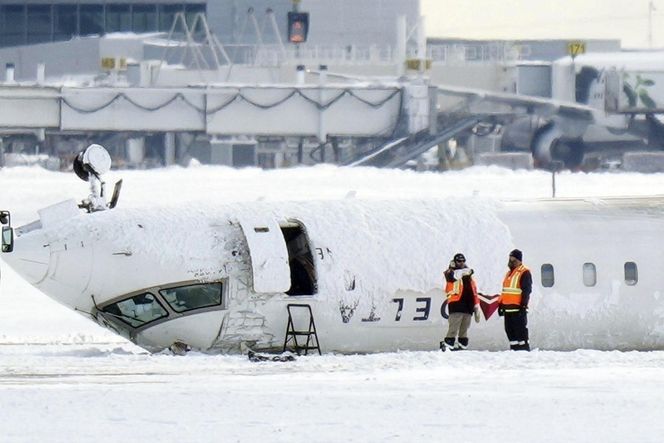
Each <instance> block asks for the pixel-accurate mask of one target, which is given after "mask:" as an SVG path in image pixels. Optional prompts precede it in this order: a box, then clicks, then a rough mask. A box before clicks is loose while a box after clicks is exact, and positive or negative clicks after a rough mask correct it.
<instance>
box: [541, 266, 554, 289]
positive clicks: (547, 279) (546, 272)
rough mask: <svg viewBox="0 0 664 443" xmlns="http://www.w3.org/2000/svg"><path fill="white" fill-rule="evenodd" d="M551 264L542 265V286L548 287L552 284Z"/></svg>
mask: <svg viewBox="0 0 664 443" xmlns="http://www.w3.org/2000/svg"><path fill="white" fill-rule="evenodd" d="M553 282H554V276H553V265H550V264H548V263H546V264H543V265H542V286H544V287H545V288H550V287H552V286H553Z"/></svg>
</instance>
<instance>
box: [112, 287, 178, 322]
mask: <svg viewBox="0 0 664 443" xmlns="http://www.w3.org/2000/svg"><path fill="white" fill-rule="evenodd" d="M102 311H103V312H104V313H106V314H109V315H110V316H111V317H114V318H117V319H118V320H121V321H123V322H124V323H127V324H128V325H129V326H133V327H134V328H138V327H141V326H144V325H146V324H148V323H150V322H152V321H155V320H157V319H160V318H163V317H166V316H168V312H166V309H164V307H163V306H162V305H161V304H159V302H158V301H157V299H156V298H155V296H154V295H152V294H150V293H149V292H147V293H145V294H139V295H135V296H133V297H131V298H128V299H126V300H122V301H119V302H117V303H113V304H112V305H108V306H106V307H105V308H104V309H102Z"/></svg>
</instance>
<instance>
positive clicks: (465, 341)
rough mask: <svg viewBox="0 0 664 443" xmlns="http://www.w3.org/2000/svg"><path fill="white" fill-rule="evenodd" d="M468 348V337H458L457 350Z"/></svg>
mask: <svg viewBox="0 0 664 443" xmlns="http://www.w3.org/2000/svg"><path fill="white" fill-rule="evenodd" d="M465 349H468V337H459V350H465Z"/></svg>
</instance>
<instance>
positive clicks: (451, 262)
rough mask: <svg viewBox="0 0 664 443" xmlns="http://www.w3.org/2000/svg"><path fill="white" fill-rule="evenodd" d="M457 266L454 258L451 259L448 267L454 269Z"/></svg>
mask: <svg viewBox="0 0 664 443" xmlns="http://www.w3.org/2000/svg"><path fill="white" fill-rule="evenodd" d="M455 267H456V264H455V263H454V260H452V261H450V266H449V268H448V269H454V268H455Z"/></svg>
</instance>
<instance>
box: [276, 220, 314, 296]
mask: <svg viewBox="0 0 664 443" xmlns="http://www.w3.org/2000/svg"><path fill="white" fill-rule="evenodd" d="M281 232H282V234H283V235H284V240H286V247H287V248H288V265H289V267H290V277H291V287H290V289H289V290H288V291H286V294H288V295H313V294H315V293H316V292H317V289H318V284H317V281H316V268H315V266H314V258H313V255H312V254H311V248H310V247H309V239H308V238H307V233H306V232H305V231H304V228H303V227H302V225H300V224H299V223H293V224H291V225H287V226H281Z"/></svg>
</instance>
